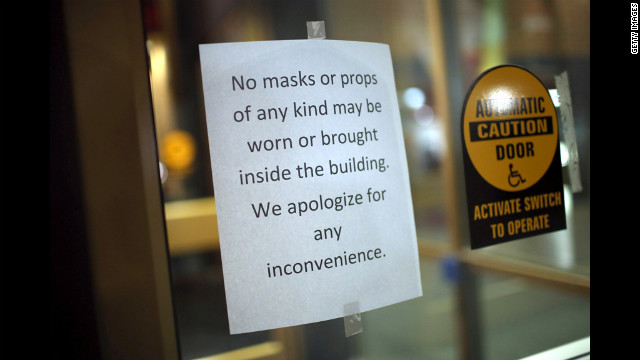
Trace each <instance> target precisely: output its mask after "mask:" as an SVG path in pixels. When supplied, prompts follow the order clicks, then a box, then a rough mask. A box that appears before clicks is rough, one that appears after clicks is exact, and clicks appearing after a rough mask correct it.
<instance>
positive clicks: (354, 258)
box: [267, 248, 385, 278]
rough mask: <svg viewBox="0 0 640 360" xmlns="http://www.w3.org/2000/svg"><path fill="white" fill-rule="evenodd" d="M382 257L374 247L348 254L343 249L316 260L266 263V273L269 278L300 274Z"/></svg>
mask: <svg viewBox="0 0 640 360" xmlns="http://www.w3.org/2000/svg"><path fill="white" fill-rule="evenodd" d="M383 257H385V254H384V253H382V250H380V248H376V249H369V250H364V251H358V252H355V253H349V254H347V252H346V251H345V252H344V254H342V255H338V256H334V257H326V258H322V259H316V260H306V261H302V262H296V263H293V264H285V265H271V264H270V263H267V275H268V277H270V278H276V277H279V276H285V275H293V274H302V273H307V272H313V271H320V270H322V269H332V268H336V267H341V266H346V265H353V264H358V263H361V262H366V261H371V260H376V259H381V258H383Z"/></svg>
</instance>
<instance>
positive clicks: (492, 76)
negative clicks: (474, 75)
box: [462, 65, 558, 192]
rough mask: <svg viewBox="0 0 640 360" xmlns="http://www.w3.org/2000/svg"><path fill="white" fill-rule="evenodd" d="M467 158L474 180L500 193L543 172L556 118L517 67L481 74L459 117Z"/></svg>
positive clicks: (552, 149)
mask: <svg viewBox="0 0 640 360" xmlns="http://www.w3.org/2000/svg"><path fill="white" fill-rule="evenodd" d="M462 126H463V136H464V142H465V145H466V148H467V153H468V155H469V158H470V159H471V162H472V163H473V166H474V167H475V169H476V170H477V171H478V173H479V174H480V176H482V178H483V179H485V180H486V181H487V182H488V183H489V184H491V185H492V186H494V187H496V188H498V189H501V190H504V191H510V192H514V191H521V190H524V189H527V188H529V187H531V186H533V185H534V184H536V183H537V182H538V181H539V180H540V179H541V178H542V177H543V176H544V174H545V173H546V172H547V169H548V168H549V166H550V165H551V162H552V161H553V158H554V156H555V153H556V147H557V146H558V145H557V144H558V119H557V115H556V110H555V107H554V105H553V102H552V100H551V96H550V95H549V92H548V90H547V89H546V88H545V86H544V85H543V84H542V83H541V82H540V80H539V79H538V78H537V77H536V76H534V75H533V74H532V73H530V72H529V71H527V70H525V69H522V68H520V67H516V66H511V65H506V66H499V67H496V68H493V69H491V70H489V71H487V72H486V73H484V74H483V75H482V76H481V77H480V78H479V79H478V80H477V82H476V84H475V85H474V87H473V89H472V90H471V92H469V94H468V97H467V101H466V106H465V108H464V115H463V124H462Z"/></svg>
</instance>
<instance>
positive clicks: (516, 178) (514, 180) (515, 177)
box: [507, 164, 527, 187]
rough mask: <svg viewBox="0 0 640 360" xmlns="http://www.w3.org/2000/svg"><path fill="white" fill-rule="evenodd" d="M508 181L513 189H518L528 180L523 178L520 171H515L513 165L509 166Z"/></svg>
mask: <svg viewBox="0 0 640 360" xmlns="http://www.w3.org/2000/svg"><path fill="white" fill-rule="evenodd" d="M507 181H508V182H509V185H511V187H516V186H518V185H520V184H521V183H524V182H525V181H527V180H526V179H524V178H522V176H521V175H520V173H518V171H515V170H513V164H509V177H508V178H507Z"/></svg>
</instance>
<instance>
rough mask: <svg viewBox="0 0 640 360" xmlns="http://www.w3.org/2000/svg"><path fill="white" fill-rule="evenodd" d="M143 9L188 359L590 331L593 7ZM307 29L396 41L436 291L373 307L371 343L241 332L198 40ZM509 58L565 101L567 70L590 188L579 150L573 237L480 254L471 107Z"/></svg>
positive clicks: (374, 353) (408, 0) (440, 348)
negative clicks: (465, 157)
mask: <svg viewBox="0 0 640 360" xmlns="http://www.w3.org/2000/svg"><path fill="white" fill-rule="evenodd" d="M71 2H72V3H73V1H71ZM140 7H141V13H142V17H143V26H144V41H145V44H146V54H147V57H148V76H149V83H150V85H151V95H152V96H151V104H152V108H153V118H154V120H155V130H154V132H155V135H156V144H157V150H158V156H159V161H160V173H161V175H160V176H161V187H162V199H163V202H164V216H165V223H166V231H167V238H168V251H169V261H170V276H171V293H172V296H173V301H174V304H173V307H174V312H175V327H176V331H177V336H178V343H179V352H180V354H181V356H182V358H184V359H211V360H213V359H309V360H311V359H354V360H355V359H443V360H445V359H491V360H500V359H505V360H508V359H519V358H523V357H526V356H530V355H532V354H536V353H540V352H542V351H545V350H548V349H551V348H555V347H558V346H561V345H564V344H567V343H569V342H572V341H575V340H579V339H583V338H587V337H590V235H591V232H590V2H589V1H588V0H526V1H525V0H442V1H439V0H393V1H392V0H298V1H293V0H271V1H269V0H216V1H204V0H184V1H182V0H141V3H140ZM307 21H324V23H325V28H326V34H327V38H329V39H335V40H354V41H368V42H379V43H385V44H388V45H389V46H390V49H391V55H392V59H393V66H394V72H395V80H396V86H397V96H398V102H399V104H400V108H401V118H402V127H403V131H404V138H405V144H406V150H407V154H406V155H407V159H408V163H409V174H410V181H411V187H412V199H413V206H414V211H415V222H416V226H417V231H418V242H419V254H420V257H421V271H422V282H423V284H422V287H423V293H424V295H423V296H422V297H421V298H418V299H415V300H410V301H406V302H403V303H400V304H397V305H393V306H389V307H386V308H382V309H379V310H375V311H371V312H367V313H363V314H362V315H363V316H362V321H363V330H364V331H363V333H362V334H358V335H355V336H351V337H348V338H346V337H345V335H344V324H343V319H336V320H331V321H325V322H319V323H314V324H309V325H304V326H296V327H290V328H283V329H276V330H272V331H264V332H257V333H250V334H242V335H234V336H231V335H229V329H228V323H227V314H226V303H225V295H224V283H223V277H222V266H221V260H220V252H219V242H218V235H217V223H216V207H215V184H214V183H213V182H212V179H211V169H210V161H211V159H210V157H209V151H208V142H207V141H208V140H207V132H206V120H205V113H204V101H203V94H202V83H201V75H200V63H199V52H198V45H199V44H205V43H220V42H236V41H261V40H285V39H306V38H307V30H306V22H307ZM502 64H514V65H519V66H522V67H524V68H526V69H528V70H529V71H531V72H532V73H534V74H535V75H536V76H537V77H538V78H539V79H540V80H541V81H542V82H543V83H544V85H545V86H546V87H547V88H548V89H549V90H550V92H551V93H554V92H555V89H556V83H555V76H557V75H560V74H561V73H564V72H566V73H567V75H568V79H569V85H570V92H571V100H572V111H573V117H574V124H575V133H576V140H577V148H578V154H579V169H580V173H579V175H580V180H581V183H582V186H583V189H582V190H581V191H579V192H575V193H574V192H572V189H571V186H570V185H571V184H570V179H569V176H568V174H569V169H568V167H567V166H566V165H567V164H568V158H567V157H566V155H565V156H563V166H564V167H563V174H564V175H565V176H564V181H565V199H566V200H565V207H566V216H567V223H568V225H567V229H566V230H564V231H559V232H554V233H550V234H546V235H543V236H535V237H530V238H526V239H522V240H516V241H513V242H509V243H505V244H500V245H495V246H491V247H488V248H484V249H481V250H474V251H471V250H470V249H469V234H468V224H467V219H466V196H465V188H464V173H463V170H462V157H461V151H462V145H461V139H460V135H459V134H460V121H461V109H462V106H463V103H464V99H465V95H466V93H467V91H468V90H469V87H470V86H471V85H472V84H473V82H474V81H475V79H476V78H477V77H478V75H480V74H481V73H482V72H483V71H484V70H486V69H489V68H491V67H493V66H497V65H502ZM560 139H561V141H562V140H563V134H560ZM561 147H565V145H564V142H562V143H561ZM563 154H564V152H563Z"/></svg>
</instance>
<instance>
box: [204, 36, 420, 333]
mask: <svg viewBox="0 0 640 360" xmlns="http://www.w3.org/2000/svg"><path fill="white" fill-rule="evenodd" d="M200 57H201V65H202V80H203V87H204V96H205V108H206V117H207V127H208V136H209V145H210V151H211V164H212V171H213V182H214V190H215V200H216V206H217V214H218V227H219V232H220V247H221V253H222V262H223V272H224V281H225V291H226V298H227V309H228V314H229V326H230V331H231V333H232V334H236V333H244V332H251V331H258V330H266V329H273V328H278V327H285V326H293V325H300V324H305V323H310V322H316V321H323V320H328V319H333V318H339V317H343V316H346V315H352V313H353V312H354V311H356V312H357V311H358V310H345V309H359V311H361V312H364V311H368V310H372V309H376V308H380V307H383V306H387V305H391V304H394V303H398V302H401V301H405V300H408V299H412V298H415V297H418V296H421V295H422V288H421V283H420V272H419V263H418V251H417V241H416V232H415V223H414V217H413V216H414V215H413V208H412V203H411V193H410V188H409V177H408V170H407V162H406V154H405V149H404V142H403V137H402V129H401V124H400V113H399V109H398V102H397V97H396V88H395V80H394V76H393V68H392V63H391V55H390V51H389V46H388V45H384V44H375V43H364V42H349V41H333V40H288V41H265V42H247V43H222V44H208V45H200ZM347 305H349V306H347ZM354 305H355V306H354ZM349 312H351V313H349Z"/></svg>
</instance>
